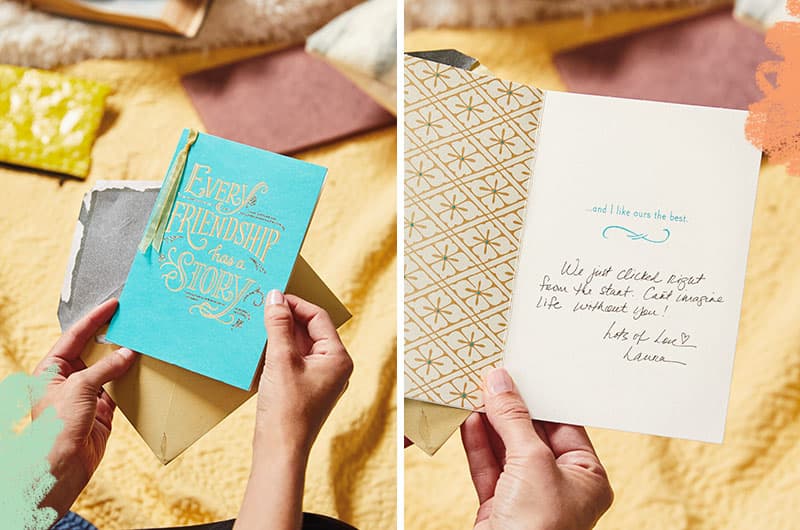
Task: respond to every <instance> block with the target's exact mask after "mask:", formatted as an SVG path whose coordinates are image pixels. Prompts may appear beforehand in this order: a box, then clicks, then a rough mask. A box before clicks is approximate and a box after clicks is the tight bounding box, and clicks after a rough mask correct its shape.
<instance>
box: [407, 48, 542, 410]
mask: <svg viewBox="0 0 800 530" xmlns="http://www.w3.org/2000/svg"><path fill="white" fill-rule="evenodd" d="M543 107H544V93H543V92H542V91H540V90H538V89H536V88H532V87H528V86H525V85H520V84H517V83H512V82H509V81H503V80H500V79H497V78H495V77H491V76H478V75H475V74H472V73H470V72H467V71H464V70H461V69H458V68H453V67H450V66H446V65H443V64H439V63H434V62H430V61H426V60H423V59H418V58H415V57H410V56H406V58H405V180H404V183H405V186H404V187H405V195H404V201H405V205H404V206H405V207H404V216H405V222H404V231H403V237H404V240H405V256H404V262H405V263H404V267H405V271H404V284H405V287H404V289H405V312H404V319H405V357H404V361H405V370H404V374H405V396H406V397H408V398H411V399H417V400H421V401H427V402H431V403H438V404H442V405H449V406H452V407H458V408H465V409H478V408H480V407H481V406H482V403H481V399H480V392H479V389H480V376H481V372H482V371H483V370H484V369H485V368H486V367H494V366H499V365H500V364H501V363H502V357H503V344H504V341H505V336H506V328H507V324H508V316H509V310H510V307H511V291H512V287H513V281H514V274H515V270H516V262H517V256H518V254H519V247H520V238H521V236H522V228H523V225H524V218H525V207H526V202H527V194H528V187H529V184H530V179H531V169H532V167H533V160H534V155H535V147H536V139H537V135H538V131H539V120H540V116H541V112H542V108H543Z"/></svg>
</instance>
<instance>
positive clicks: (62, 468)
mask: <svg viewBox="0 0 800 530" xmlns="http://www.w3.org/2000/svg"><path fill="white" fill-rule="evenodd" d="M48 460H49V462H50V474H51V475H52V476H53V478H54V479H55V482H54V484H53V487H52V488H50V491H48V492H47V495H45V497H44V498H43V499H42V501H41V502H40V506H42V507H48V508H52V509H54V510H55V511H56V513H57V518H58V519H60V518H61V517H63V516H64V515H65V514H66V513H67V512H68V511H69V510H70V508H72V505H73V504H74V503H75V500H76V499H77V498H78V496H79V495H80V494H81V491H83V489H84V488H85V487H86V484H88V482H89V477H88V476H87V474H86V472H85V470H84V469H83V467H82V466H81V465H80V463H79V462H76V461H75V459H74V458H71V457H70V454H69V451H67V452H66V454H65V452H61V451H58V450H57V449H55V448H54V450H53V451H52V452H51V454H50V455H49V457H48Z"/></svg>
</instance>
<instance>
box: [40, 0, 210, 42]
mask: <svg viewBox="0 0 800 530" xmlns="http://www.w3.org/2000/svg"><path fill="white" fill-rule="evenodd" d="M30 1H31V3H32V4H33V5H34V6H36V7H37V8H39V9H42V10H44V11H48V12H51V13H56V14H59V15H65V16H68V17H75V18H80V19H84V20H94V21H96V22H108V23H109V24H117V25H120V26H131V27H134V28H141V29H149V30H153V31H163V32H166V33H176V34H178V35H183V36H184V37H194V36H195V35H197V31H198V30H199V29H200V25H201V24H202V23H203V19H204V18H205V16H206V9H207V7H208V0H149V1H147V2H137V1H135V0H133V1H132V0H30Z"/></svg>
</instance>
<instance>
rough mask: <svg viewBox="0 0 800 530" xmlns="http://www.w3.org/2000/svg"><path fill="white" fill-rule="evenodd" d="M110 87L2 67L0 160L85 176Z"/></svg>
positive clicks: (54, 74) (26, 69)
mask: <svg viewBox="0 0 800 530" xmlns="http://www.w3.org/2000/svg"><path fill="white" fill-rule="evenodd" d="M108 91H109V87H108V86H106V85H104V84H101V83H94V82H91V81H86V80H84V79H76V78H72V77H69V76H65V75H62V74H57V73H52V72H47V71H44V70H35V69H32V68H20V67H18V66H9V65H0V161H2V162H7V163H10V164H18V165H21V166H26V167H32V168H37V169H44V170H47V171H56V172H58V173H65V174H67V175H71V176H73V177H79V178H84V177H86V175H87V174H88V173H89V165H90V163H91V150H92V144H93V143H94V139H95V134H97V128H98V127H99V126H100V121H101V119H102V117H103V109H104V102H105V99H106V95H108Z"/></svg>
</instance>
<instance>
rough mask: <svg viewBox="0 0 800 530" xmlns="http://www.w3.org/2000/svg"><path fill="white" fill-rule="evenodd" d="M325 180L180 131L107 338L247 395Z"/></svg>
mask: <svg viewBox="0 0 800 530" xmlns="http://www.w3.org/2000/svg"><path fill="white" fill-rule="evenodd" d="M326 172H327V170H326V169H325V168H323V167H320V166H316V165H314V164H309V163H307V162H302V161H300V160H295V159H293V158H288V157H285V156H281V155H276V154H273V153H270V152H267V151H263V150H261V149H256V148H254V147H250V146H247V145H243V144H239V143H236V142H232V141H229V140H225V139H222V138H217V137H215V136H211V135H208V134H203V133H197V132H196V131H192V130H188V129H187V130H184V132H183V135H182V136H181V139H180V141H179V143H178V148H177V149H176V152H175V155H174V156H173V159H172V162H171V163H170V167H169V170H168V171H167V175H166V177H165V178H164V183H163V185H162V187H161V191H160V193H159V195H158V198H157V200H156V203H155V206H154V207H153V211H152V213H151V214H150V219H149V221H148V224H147V228H146V229H145V233H144V236H143V238H142V242H141V244H140V245H139V251H138V252H137V253H136V257H135V258H134V260H133V265H132V266H131V269H130V273H129V274H128V280H127V282H126V284H125V288H124V289H123V291H122V295H121V296H120V302H119V309H118V310H117V313H116V315H114V318H113V319H112V321H111V324H110V326H109V329H108V334H107V338H108V339H109V340H110V341H111V342H114V343H116V344H120V345H122V346H126V347H128V348H130V349H132V350H135V351H138V352H141V353H143V354H145V355H150V356H152V357H156V358H158V359H161V360H163V361H166V362H169V363H172V364H176V365H178V366H181V367H183V368H186V369H187V370H192V371H194V372H197V373H200V374H202V375H205V376H208V377H211V378H214V379H217V380H219V381H223V382H225V383H228V384H230V385H233V386H236V387H239V388H243V389H249V388H250V386H251V383H252V382H253V378H254V375H255V371H256V369H257V367H258V364H259V361H260V360H261V354H262V352H263V349H264V344H265V343H266V340H267V336H266V331H265V330H264V319H263V311H264V300H265V298H266V295H267V293H268V292H269V291H270V290H272V289H280V290H281V291H283V290H284V289H285V288H286V284H287V282H288V281H289V276H290V275H291V273H292V269H293V267H294V263H295V260H296V259H297V255H298V252H299V251H300V247H301V246H302V244H303V239H304V238H305V235H306V230H307V229H308V224H309V222H310V220H311V216H312V215H313V213H314V208H315V207H316V204H317V200H318V198H319V194H320V191H321V188H322V184H323V182H324V180H325V173H326Z"/></svg>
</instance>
